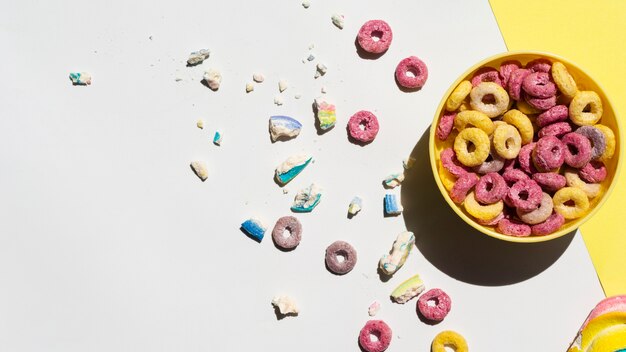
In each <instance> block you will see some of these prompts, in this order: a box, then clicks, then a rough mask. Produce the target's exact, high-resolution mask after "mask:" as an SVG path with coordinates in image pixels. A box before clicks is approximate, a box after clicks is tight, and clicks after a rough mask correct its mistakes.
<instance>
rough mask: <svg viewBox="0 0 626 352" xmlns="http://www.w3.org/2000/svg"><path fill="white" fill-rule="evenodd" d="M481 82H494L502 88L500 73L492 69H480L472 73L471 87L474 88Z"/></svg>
mask: <svg viewBox="0 0 626 352" xmlns="http://www.w3.org/2000/svg"><path fill="white" fill-rule="evenodd" d="M482 82H494V83H496V84H498V85H499V86H501V87H502V79H501V78H500V73H499V72H498V70H496V69H495V68H493V67H481V68H479V69H478V70H477V71H476V72H475V73H474V76H473V77H472V87H476V86H477V85H479V84H481V83H482Z"/></svg>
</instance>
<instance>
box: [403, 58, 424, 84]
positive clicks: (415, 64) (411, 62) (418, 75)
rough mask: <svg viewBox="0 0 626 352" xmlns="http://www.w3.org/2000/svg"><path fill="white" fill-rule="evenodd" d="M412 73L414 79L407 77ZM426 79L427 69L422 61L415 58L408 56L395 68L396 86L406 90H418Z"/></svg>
mask: <svg viewBox="0 0 626 352" xmlns="http://www.w3.org/2000/svg"><path fill="white" fill-rule="evenodd" d="M409 72H410V73H412V74H413V75H414V77H411V76H409V75H407V74H408V73H409ZM427 79H428V68H427V67H426V64H425V63H424V61H422V60H420V59H419V58H418V57H417V56H409V57H407V58H405V59H403V60H402V61H400V63H398V66H397V67H396V80H397V81H398V84H399V85H400V86H401V87H403V88H406V89H420V88H422V87H423V86H424V84H425V83H426V80H427Z"/></svg>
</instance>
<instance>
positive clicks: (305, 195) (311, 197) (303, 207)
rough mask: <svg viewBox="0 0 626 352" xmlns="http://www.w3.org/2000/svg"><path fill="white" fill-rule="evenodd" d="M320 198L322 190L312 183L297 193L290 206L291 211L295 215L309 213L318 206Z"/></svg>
mask: <svg viewBox="0 0 626 352" xmlns="http://www.w3.org/2000/svg"><path fill="white" fill-rule="evenodd" d="M321 198H322V190H321V189H320V188H319V187H318V186H317V185H316V184H315V183H312V184H311V185H310V186H309V187H307V188H303V189H301V190H300V191H298V194H296V198H295V199H294V200H293V204H292V205H291V210H292V211H294V212H296V213H309V212H311V211H312V210H313V209H314V208H315V207H316V206H317V205H318V204H319V202H320V199H321Z"/></svg>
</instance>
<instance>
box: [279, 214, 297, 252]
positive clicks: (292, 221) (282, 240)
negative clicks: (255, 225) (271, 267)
mask: <svg viewBox="0 0 626 352" xmlns="http://www.w3.org/2000/svg"><path fill="white" fill-rule="evenodd" d="M285 231H289V236H288V237H285V236H283V234H284V233H285ZM272 239H273V240H274V244H276V246H277V247H278V248H282V249H285V250H290V249H294V248H296V247H297V246H298V244H300V240H301V239H302V224H300V221H298V219H297V218H296V217H294V216H283V217H282V218H280V219H278V221H276V225H274V230H272Z"/></svg>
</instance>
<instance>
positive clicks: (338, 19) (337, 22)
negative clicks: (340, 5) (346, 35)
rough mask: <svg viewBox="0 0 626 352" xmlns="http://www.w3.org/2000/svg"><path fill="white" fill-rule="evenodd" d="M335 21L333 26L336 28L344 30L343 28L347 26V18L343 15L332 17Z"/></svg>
mask: <svg viewBox="0 0 626 352" xmlns="http://www.w3.org/2000/svg"><path fill="white" fill-rule="evenodd" d="M330 19H331V20H332V21H333V24H334V25H335V26H337V28H339V29H343V26H344V24H345V18H344V16H343V15H340V14H337V13H336V14H334V15H332V17H331V18H330Z"/></svg>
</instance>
